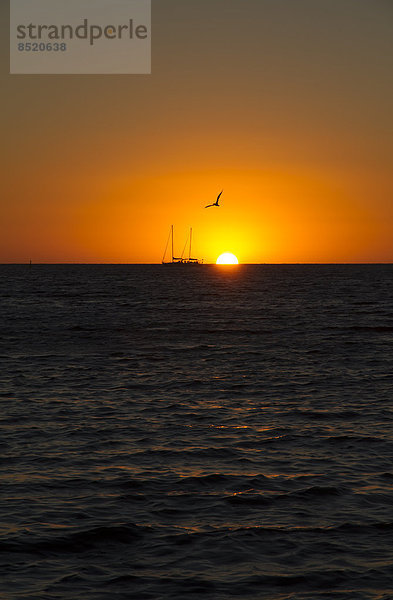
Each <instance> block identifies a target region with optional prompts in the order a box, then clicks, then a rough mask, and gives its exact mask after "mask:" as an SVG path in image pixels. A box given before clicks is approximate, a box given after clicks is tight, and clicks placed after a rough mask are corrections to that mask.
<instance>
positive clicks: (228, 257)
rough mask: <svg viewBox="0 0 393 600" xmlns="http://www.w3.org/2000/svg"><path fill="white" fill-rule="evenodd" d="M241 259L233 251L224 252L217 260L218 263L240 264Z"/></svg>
mask: <svg viewBox="0 0 393 600" xmlns="http://www.w3.org/2000/svg"><path fill="white" fill-rule="evenodd" d="M238 264H239V261H238V260H237V258H236V256H235V255H234V254H232V253H231V252H224V254H220V256H219V257H218V258H217V260H216V265H238Z"/></svg>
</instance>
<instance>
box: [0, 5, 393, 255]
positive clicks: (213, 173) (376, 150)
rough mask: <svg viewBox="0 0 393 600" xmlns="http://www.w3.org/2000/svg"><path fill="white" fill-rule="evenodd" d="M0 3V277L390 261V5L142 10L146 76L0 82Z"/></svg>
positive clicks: (4, 78)
mask: <svg viewBox="0 0 393 600" xmlns="http://www.w3.org/2000/svg"><path fill="white" fill-rule="evenodd" d="M6 4H7V3H6V2H2V3H1V8H0V16H1V33H2V35H1V44H2V52H1V81H0V85H1V95H0V102H1V105H2V106H1V121H2V132H3V133H2V137H1V139H2V144H1V156H0V169H1V180H2V191H1V200H0V228H1V235H0V262H2V263H20V262H27V261H29V260H30V259H31V260H32V261H33V262H43V263H62V262H77V263H159V262H161V260H162V257H163V252H164V249H165V244H166V241H167V237H168V233H169V230H170V226H171V225H172V224H173V225H174V230H175V253H176V254H179V252H181V250H182V248H183V246H184V243H185V241H186V238H187V234H188V230H189V228H190V227H192V228H193V240H194V245H193V255H194V256H196V257H198V258H202V259H204V261H205V262H208V263H209V262H215V261H216V258H217V257H218V255H219V254H221V253H222V252H226V251H228V252H232V253H234V254H235V255H236V256H237V257H238V259H239V261H240V262H242V263H299V262H300V263H341V262H343V263H362V262H391V261H392V260H393V193H392V192H393V182H392V173H393V165H392V162H393V158H392V157H393V135H392V134H393V131H392V129H393V127H392V106H393V93H392V92H393V79H392V73H393V35H392V30H393V2H391V0H317V1H316V0H153V1H152V34H151V35H152V74H151V75H10V74H9V50H8V44H9V37H8V36H9V24H8V23H9V13H8V7H7V6H6ZM222 189H223V190H224V191H223V194H222V196H221V207H220V208H215V207H213V208H209V209H205V208H204V206H205V205H206V204H209V203H211V202H214V201H215V199H216V197H217V195H218V193H219V192H220V191H221V190H222Z"/></svg>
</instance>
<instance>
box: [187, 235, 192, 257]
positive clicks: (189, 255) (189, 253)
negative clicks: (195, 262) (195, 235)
mask: <svg viewBox="0 0 393 600" xmlns="http://www.w3.org/2000/svg"><path fill="white" fill-rule="evenodd" d="M191 242H192V227H190V249H189V251H188V260H190V258H191Z"/></svg>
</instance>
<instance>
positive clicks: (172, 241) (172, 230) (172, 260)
mask: <svg viewBox="0 0 393 600" xmlns="http://www.w3.org/2000/svg"><path fill="white" fill-rule="evenodd" d="M171 237H172V262H173V225H172V236H171Z"/></svg>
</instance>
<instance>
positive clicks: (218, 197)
mask: <svg viewBox="0 0 393 600" xmlns="http://www.w3.org/2000/svg"><path fill="white" fill-rule="evenodd" d="M223 191H224V190H221V192H220V193H219V194H218V196H217V200H216V202H217V205H218V201H219V199H220V196H221V194H222V193H223Z"/></svg>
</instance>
